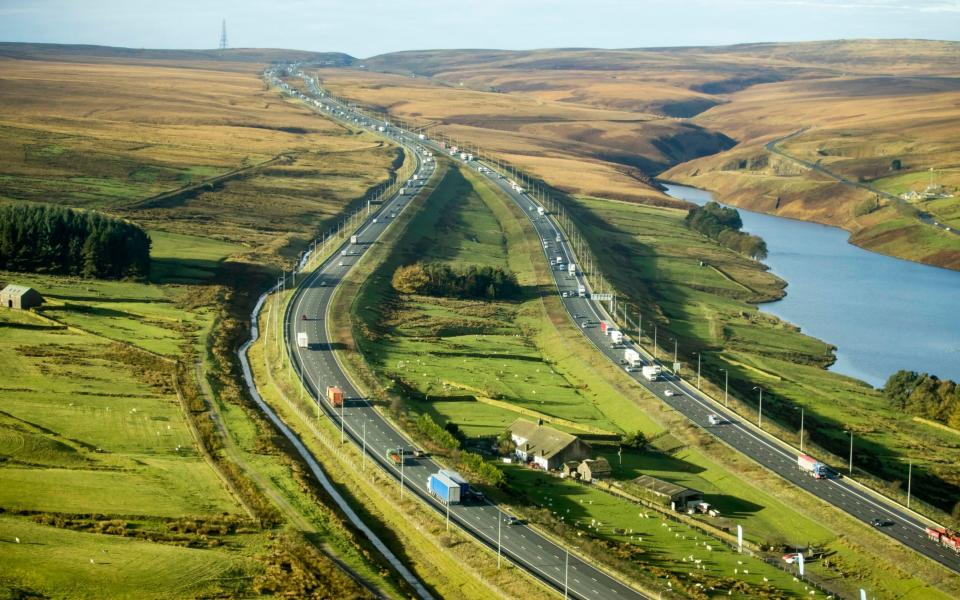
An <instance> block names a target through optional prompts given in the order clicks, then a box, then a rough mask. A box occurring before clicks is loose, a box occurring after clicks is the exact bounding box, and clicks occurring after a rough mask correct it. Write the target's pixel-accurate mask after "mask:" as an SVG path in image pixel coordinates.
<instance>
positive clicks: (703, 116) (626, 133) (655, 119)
mask: <svg viewBox="0 0 960 600" xmlns="http://www.w3.org/2000/svg"><path fill="white" fill-rule="evenodd" d="M362 63H363V65H364V66H365V67H366V68H368V69H371V70H378V71H386V72H390V73H395V74H404V75H405V77H402V78H398V79H390V80H383V79H378V78H380V77H388V76H387V75H376V74H366V75H362V76H359V77H361V79H358V78H357V77H358V76H355V75H354V74H353V73H351V74H350V75H346V76H345V77H344V74H343V73H338V72H337V71H331V72H329V73H328V74H326V75H325V76H326V77H328V84H330V85H331V86H335V85H337V84H338V80H341V79H342V85H341V86H340V87H339V88H337V89H338V90H339V91H340V92H341V93H343V94H344V95H346V96H351V94H356V97H357V98H358V99H360V100H361V101H371V102H372V103H375V104H377V105H378V106H381V107H384V108H386V109H388V110H390V111H391V112H393V113H395V114H397V115H400V116H405V117H426V118H428V119H432V120H434V121H435V122H437V123H440V124H443V125H444V131H452V132H455V133H456V134H457V135H460V136H462V138H463V139H470V140H478V141H479V143H480V144H481V145H482V146H483V147H485V148H487V149H490V150H493V151H496V152H499V153H501V156H503V157H505V158H508V159H509V160H511V161H512V162H515V163H516V164H519V165H521V166H527V167H529V168H533V167H534V164H535V163H536V168H537V170H536V171H534V173H535V174H536V175H538V176H540V177H542V178H544V179H546V180H547V181H548V182H549V183H551V184H553V185H556V186H557V187H559V188H561V189H564V190H566V191H569V192H572V193H579V194H585V195H593V196H601V197H604V196H605V197H611V198H621V199H637V200H650V199H653V198H655V197H656V196H657V195H658V193H657V192H655V191H650V190H645V189H642V188H638V187H637V184H636V183H635V182H636V181H637V180H643V179H644V177H643V175H654V174H660V173H661V171H665V172H664V173H663V174H662V176H663V177H664V178H667V179H673V180H677V181H680V182H685V183H689V184H692V185H697V186H699V187H704V188H707V189H710V190H713V191H715V192H718V193H719V194H720V198H721V199H723V200H725V201H727V202H731V203H733V204H737V205H739V206H744V207H748V208H751V209H755V210H761V211H766V212H776V213H778V214H783V215H785V216H790V217H795V218H801V219H808V220H815V221H819V222H823V223H828V224H832V225H838V226H841V227H844V228H846V229H848V230H849V231H851V232H852V233H854V238H853V240H854V242H855V243H859V244H861V245H864V246H865V247H867V248H870V249H872V250H876V251H880V252H884V253H888V254H893V255H896V256H902V257H905V258H910V259H913V260H919V261H923V262H929V263H931V264H937V265H940V266H951V267H956V266H957V265H958V263H960V247H957V243H958V242H960V239H958V238H957V237H956V236H952V237H951V236H950V235H949V234H946V233H945V232H943V231H942V230H937V229H936V228H934V227H929V226H925V225H921V224H920V223H919V222H918V221H917V220H916V219H913V218H909V217H908V216H905V214H904V211H903V210H899V211H898V210H896V207H895V206H894V205H893V204H895V203H891V202H889V201H887V200H884V199H883V198H881V202H880V203H879V204H878V203H877V202H876V201H875V194H874V193H872V192H871V191H869V190H863V189H859V188H857V187H853V186H850V185H845V184H843V183H840V182H838V181H837V179H836V177H831V176H830V175H827V174H824V173H819V172H816V171H815V170H812V169H810V168H806V167H804V166H803V164H802V163H801V162H798V160H793V158H796V159H799V161H805V162H810V163H819V164H820V165H822V166H823V167H824V168H826V169H828V170H830V171H831V173H833V172H834V171H835V174H836V175H837V176H838V177H842V178H848V179H851V180H853V181H860V182H863V183H866V184H868V185H871V186H873V185H875V186H876V191H878V192H886V193H891V194H894V195H899V194H902V193H905V192H909V191H911V190H920V191H922V190H923V189H924V188H925V187H926V185H928V184H929V183H930V178H929V176H925V175H924V174H927V173H929V170H930V169H931V168H932V169H933V170H934V173H935V175H934V177H933V181H934V183H935V184H938V185H943V186H945V188H946V192H945V193H947V194H949V193H952V192H953V191H954V190H955V189H956V188H957V186H958V184H960V169H958V168H957V166H958V160H957V158H958V157H957V153H956V150H957V148H956V141H955V140H957V139H960V136H958V135H957V133H958V132H960V122H958V118H960V113H958V107H960V100H958V94H960V90H958V85H957V81H958V79H957V77H958V76H960V44H958V43H957V42H946V41H928V40H836V41H825V42H807V43H789V44H777V43H772V44H742V45H736V46H723V47H689V48H646V49H623V50H599V49H551V50H531V51H522V52H508V51H499V50H457V51H416V52H399V53H393V54H387V55H382V56H377V57H373V58H370V59H367V60H365V61H362ZM410 74H415V75H417V77H416V78H411V77H410V76H409V75H410ZM423 76H427V77H423ZM362 78H366V79H365V80H362ZM388 81H389V83H388ZM414 82H415V83H414ZM410 87H416V88H417V89H419V90H420V91H419V92H417V93H412V92H411V91H410V89H409V88H410ZM427 87H429V88H430V89H432V90H434V91H433V92H429V93H425V92H424V91H423V89H424V88H427ZM371 88H376V89H377V91H376V92H372V91H371ZM477 93H486V94H487V95H486V96H482V97H480V96H474V100H473V101H472V102H473V103H474V104H476V103H477V102H481V103H482V109H483V110H479V109H477V108H476V106H474V107H473V108H472V109H471V110H463V109H462V108H460V109H454V108H449V109H448V108H445V107H451V106H452V105H456V104H457V103H458V102H462V99H463V98H465V96H464V95H466V94H477ZM458 94H464V95H458ZM425 96H426V97H425ZM481 98H482V99H481ZM441 105H442V106H441ZM562 105H572V106H575V107H578V109H580V110H582V111H587V110H588V109H598V110H601V111H603V112H606V113H611V112H612V113H617V114H618V116H617V117H616V118H615V119H610V118H608V117H606V116H605V118H604V119H603V120H602V121H600V120H597V119H589V120H580V119H576V120H575V119H571V118H569V117H565V118H558V117H557V111H559V110H560V109H558V108H557V107H559V106H562ZM531 111H533V113H534V114H533V115H531ZM537 113H539V114H537ZM621 115H634V116H635V117H636V120H637V122H636V123H629V119H628V118H624V117H623V116H621ZM521 116H522V117H521ZM534 121H537V122H534ZM661 124H662V126H658V125H661ZM689 125H696V126H698V127H697V128H696V129H695V130H693V131H695V132H696V134H695V135H694V136H691V130H685V129H684V128H683V127H684V126H689ZM464 126H468V127H469V128H467V127H464ZM800 131H802V133H799V134H797V135H795V136H793V137H791V138H789V139H787V140H784V141H783V142H782V143H781V144H778V148H779V150H780V151H781V152H782V153H784V154H785V155H778V154H776V153H774V152H771V151H770V150H769V149H767V148H765V144H766V143H767V142H770V141H771V140H776V139H778V138H781V137H785V136H788V135H790V134H794V133H796V132H800ZM719 134H722V135H724V136H726V137H727V138H730V139H732V140H735V141H736V142H737V143H736V144H735V145H732V144H726V145H724V144H720V145H719V147H718V146H717V144H705V143H702V142H703V140H710V139H712V140H716V138H712V136H715V135H719ZM682 140H686V142H687V143H684V142H683V141H682ZM669 149H672V150H673V151H670V150H669ZM894 160H898V161H899V162H898V163H894ZM578 161H582V164H581V165H580V166H579V167H574V165H576V163H577V162H578ZM623 165H628V166H630V167H633V168H634V169H636V171H625V170H624V167H623ZM894 165H896V168H894ZM955 195H958V196H960V194H955ZM871 201H872V204H871ZM871 207H872V208H871ZM901 208H902V207H901ZM917 208H918V209H919V210H922V211H924V212H929V213H930V214H932V215H934V218H936V219H938V220H939V221H940V222H942V223H945V224H949V225H951V226H957V227H960V204H958V203H957V202H956V201H954V200H952V199H946V198H944V199H934V200H932V201H929V202H923V203H922V205H918V206H917ZM881 231H882V233H883V235H875V234H874V233H871V232H881Z"/></svg>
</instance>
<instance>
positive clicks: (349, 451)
mask: <svg viewBox="0 0 960 600" xmlns="http://www.w3.org/2000/svg"><path fill="white" fill-rule="evenodd" d="M438 177H442V173H441V174H440V175H438ZM412 203H413V204H414V205H416V204H419V203H422V197H421V199H419V200H413V201H412ZM415 209H417V207H416V206H411V207H409V208H408V210H411V212H412V210H415ZM409 214H410V213H409V212H407V211H404V213H403V214H401V216H399V217H398V218H397V219H396V220H395V221H394V222H393V225H391V228H390V230H388V232H387V233H385V234H384V236H383V237H382V238H381V239H380V240H379V241H378V242H377V244H375V245H374V247H373V248H371V249H370V250H368V252H367V253H366V254H365V255H364V259H363V260H362V261H361V262H360V263H359V264H358V265H357V266H356V267H355V268H354V269H353V270H352V271H351V273H350V275H349V276H348V277H347V279H346V280H345V281H344V282H343V283H342V284H341V285H342V288H341V289H340V290H338V293H337V296H336V299H335V302H337V304H335V306H334V307H333V308H332V311H331V312H332V314H338V313H337V311H338V310H340V309H339V308H338V307H339V306H340V303H342V302H349V300H350V298H351V297H352V295H351V289H352V288H353V287H355V286H356V285H358V284H359V283H360V282H362V281H363V279H364V277H365V276H366V274H367V273H368V272H369V269H370V268H371V267H372V266H373V265H374V264H375V263H376V261H378V260H382V257H383V256H384V255H385V254H387V253H389V251H390V248H391V244H392V243H393V240H395V239H396V237H397V236H398V234H399V232H400V230H402V229H403V227H405V225H406V223H407V221H408V220H409ZM270 310H277V308H276V307H274V308H272V309H271V308H269V307H268V309H267V310H266V311H265V313H264V315H265V319H269V316H268V315H269V314H270V313H269V311H270ZM341 314H346V312H343V313H341ZM264 327H265V329H264V331H267V332H268V333H267V335H266V336H265V337H264V338H262V340H261V342H258V343H257V344H255V345H254V347H253V348H252V349H251V363H252V365H253V367H254V370H255V375H256V377H257V380H258V382H260V383H259V385H258V387H259V389H260V390H261V393H263V394H264V398H265V399H266V400H267V401H268V402H270V403H271V405H272V406H274V408H275V409H276V410H278V411H279V413H280V414H281V415H282V416H283V418H284V419H285V421H286V422H287V423H288V424H290V425H291V426H292V427H293V428H294V430H295V431H297V432H298V433H299V434H300V436H301V439H302V440H303V441H304V442H305V443H306V444H307V445H308V447H309V448H310V449H311V451H313V453H314V455H315V456H316V457H317V459H318V460H319V461H320V462H321V464H322V465H323V467H324V469H325V471H326V472H327V473H328V475H329V476H330V477H331V479H332V480H333V481H334V482H335V483H336V484H337V485H338V486H339V487H340V488H341V490H342V492H343V493H344V494H345V495H346V496H347V497H350V498H353V499H354V500H355V502H354V503H353V504H354V506H356V507H358V508H359V509H360V513H361V515H363V516H364V518H365V521H366V522H368V524H370V525H371V526H372V527H373V529H374V530H375V531H376V532H377V534H378V535H380V536H382V538H383V539H384V540H385V541H386V542H387V543H388V544H390V545H391V547H392V548H393V549H394V551H395V552H396V553H397V554H398V556H400V557H401V558H402V559H404V560H406V561H407V563H408V564H409V565H410V566H411V568H412V569H413V571H414V573H415V574H416V575H417V576H418V577H419V578H420V579H421V580H422V581H424V582H425V583H426V584H427V586H428V587H430V588H432V589H433V590H435V591H436V593H437V594H438V595H440V596H444V597H446V596H449V595H457V596H459V597H464V598H477V599H480V598H489V597H491V596H499V597H515V596H517V595H522V596H523V597H529V598H548V597H551V594H550V593H549V592H547V591H546V590H545V589H544V588H543V587H541V585H540V584H539V583H536V582H534V581H533V580H531V579H530V578H529V577H528V576H526V574H525V573H523V572H522V571H518V570H517V569H515V568H513V567H512V566H510V565H509V564H508V563H506V562H505V563H504V568H502V569H500V570H497V568H496V557H495V556H494V555H491V553H490V552H489V551H488V550H487V549H486V548H484V547H481V546H479V545H478V544H476V543H473V542H472V541H471V540H472V538H470V537H469V536H466V535H464V534H462V533H460V532H458V531H457V530H453V531H452V532H449V533H448V532H447V531H446V530H445V527H444V524H443V520H442V519H440V518H439V517H438V515H437V514H436V513H435V512H434V511H433V510H432V509H430V508H428V507H426V506H425V505H423V504H422V503H421V502H420V501H418V500H415V499H413V498H412V497H411V495H410V494H409V493H407V494H405V495H404V499H403V500H402V501H401V500H400V499H399V493H398V488H397V484H396V482H395V481H393V480H392V479H391V478H390V477H389V476H388V475H387V474H386V473H384V472H383V471H382V470H380V469H379V468H378V467H375V466H374V465H373V464H372V463H367V464H364V462H363V460H362V459H361V455H360V452H359V450H358V449H356V448H354V447H353V446H352V445H351V444H349V443H348V444H344V445H342V446H341V445H340V443H339V430H338V429H337V428H336V427H335V426H334V425H333V424H332V423H330V422H329V420H327V419H326V418H325V417H323V418H320V419H317V414H316V406H315V405H314V404H312V402H311V401H310V400H309V399H308V398H306V397H305V396H304V392H303V390H302V387H301V386H299V384H298V383H297V382H296V380H295V379H294V378H291V376H290V372H289V366H288V363H287V362H286V361H287V360H288V359H287V357H286V353H285V352H283V351H282V350H280V351H278V347H277V345H276V338H275V337H274V338H272V339H271V337H270V335H271V334H270V333H269V331H270V327H271V326H270V325H269V324H268V323H267V322H266V321H265V322H264Z"/></svg>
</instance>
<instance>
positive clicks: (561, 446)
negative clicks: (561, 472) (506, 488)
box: [507, 419, 590, 471]
mask: <svg viewBox="0 0 960 600" xmlns="http://www.w3.org/2000/svg"><path fill="white" fill-rule="evenodd" d="M507 429H508V431H510V438H511V439H512V440H513V443H514V444H516V446H517V450H516V454H517V457H518V458H520V459H521V460H523V461H527V462H533V463H534V464H536V465H537V466H538V467H540V468H541V469H545V470H547V471H550V470H554V469H559V468H560V467H562V466H563V463H565V462H567V461H571V460H583V459H585V458H588V457H589V456H590V444H588V443H586V442H584V441H583V440H581V439H580V438H578V437H577V436H575V435H571V434H569V433H564V432H562V431H557V430H556V429H554V428H552V427H546V426H544V425H543V424H541V423H534V422H533V421H528V420H526V419H517V420H516V421H514V422H513V424H512V425H511V426H510V427H508V428H507Z"/></svg>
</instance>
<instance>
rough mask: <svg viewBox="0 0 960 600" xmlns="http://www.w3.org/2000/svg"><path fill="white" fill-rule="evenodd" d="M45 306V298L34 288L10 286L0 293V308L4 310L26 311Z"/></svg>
mask: <svg viewBox="0 0 960 600" xmlns="http://www.w3.org/2000/svg"><path fill="white" fill-rule="evenodd" d="M41 304H43V296H41V295H40V294H39V292H37V290H35V289H33V288H32V287H27V286H25V285H12V284H11V285H8V286H7V287H5V288H3V290H2V291H0V306H2V307H3V308H16V309H20V310H22V309H25V308H33V307H35V306H40V305H41Z"/></svg>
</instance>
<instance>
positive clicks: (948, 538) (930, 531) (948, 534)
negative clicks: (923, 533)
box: [927, 527, 960, 553]
mask: <svg viewBox="0 0 960 600" xmlns="http://www.w3.org/2000/svg"><path fill="white" fill-rule="evenodd" d="M927 537H928V538H930V539H931V540H932V541H934V542H937V543H939V544H940V545H941V546H945V547H947V548H950V549H951V550H953V551H954V552H957V553H960V534H958V533H957V532H956V531H951V530H949V529H947V528H946V527H927Z"/></svg>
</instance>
